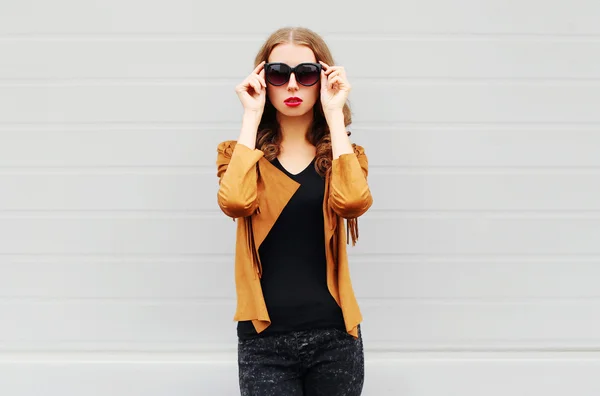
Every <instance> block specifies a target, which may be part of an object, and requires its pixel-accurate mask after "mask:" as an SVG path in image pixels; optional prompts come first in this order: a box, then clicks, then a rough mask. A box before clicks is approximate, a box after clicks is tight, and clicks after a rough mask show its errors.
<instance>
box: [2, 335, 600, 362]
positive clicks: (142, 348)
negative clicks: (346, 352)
mask: <svg viewBox="0 0 600 396" xmlns="http://www.w3.org/2000/svg"><path fill="white" fill-rule="evenodd" d="M234 331H235V330H234ZM524 342H528V341H524ZM15 344H16V343H15V342H14V341H11V343H10V346H9V345H5V344H2V343H0V365H2V364H10V365H14V364H23V365H30V364H52V365H54V364H56V363H61V364H77V365H81V364H89V365H93V364H98V363H100V364H103V365H105V364H107V363H109V364H140V363H142V364H144V365H147V364H158V365H164V364H165V363H169V364H173V363H184V364H198V363H200V364H222V363H225V364H235V362H236V356H237V342H236V340H235V338H234V339H233V342H232V343H221V344H211V345H206V344H202V343H200V342H195V343H192V342H180V343H177V342H173V341H169V342H168V343H160V344H156V343H143V342H139V341H138V342H136V341H135V340H134V341H133V342H131V343H124V342H123V341H121V342H119V341H116V342H115V341H113V342H110V341H109V342H102V341H101V340H98V341H87V342H78V341H73V342H69V341H61V342H59V343H57V342H51V343H39V344H35V343H31V342H27V343H19V344H16V345H17V346H15ZM24 344H26V346H24ZM107 344H108V345H107ZM374 353H375V355H374ZM599 359H600V345H598V342H597V340H590V341H589V344H585V343H581V342H580V343H571V344H569V343H568V342H565V341H560V342H559V341H557V342H555V343H553V344H550V343H549V342H540V341H537V342H532V343H531V344H529V345H527V344H518V343H516V342H515V341H514V340H494V341H490V342H487V343H485V342H480V343H475V342H473V343H472V344H467V343H464V342H462V343H460V344H458V343H455V344H454V345H443V344H441V343H432V342H428V343H424V344H422V345H418V344H415V343H412V344H407V343H405V344H402V343H398V342H397V341H393V340H390V341H385V342H381V341H375V340H369V342H368V343H366V344H365V361H366V362H367V363H369V362H372V363H375V362H387V361H393V362H401V361H406V362H408V363H416V362H420V363H426V362H457V363H458V362H460V363H468V362H473V361H476V362H478V363H482V364H485V363H486V362H487V363H492V364H494V363H497V362H499V361H503V362H506V361H514V362H515V363H519V362H525V361H536V362H540V363H544V364H555V363H556V364H561V363H563V362H574V363H583V362H586V361H587V362H593V363H597V361H598V360H599Z"/></svg>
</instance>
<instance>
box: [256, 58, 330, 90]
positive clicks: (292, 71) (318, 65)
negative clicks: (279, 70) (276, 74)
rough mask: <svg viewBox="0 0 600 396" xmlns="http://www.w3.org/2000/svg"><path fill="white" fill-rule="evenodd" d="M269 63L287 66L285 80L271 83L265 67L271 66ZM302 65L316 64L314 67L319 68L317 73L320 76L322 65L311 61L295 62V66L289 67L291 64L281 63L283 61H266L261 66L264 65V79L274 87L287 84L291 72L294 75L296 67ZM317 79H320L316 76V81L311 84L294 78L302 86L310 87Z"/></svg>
mask: <svg viewBox="0 0 600 396" xmlns="http://www.w3.org/2000/svg"><path fill="white" fill-rule="evenodd" d="M271 65H285V66H287V67H288V69H289V72H288V73H287V78H286V79H285V82H283V83H282V84H273V83H272V82H271V81H270V80H269V77H268V73H267V68H268V67H269V66H271ZM303 65H311V66H316V67H317V69H318V70H319V72H318V73H319V77H320V75H321V70H322V69H323V65H321V64H320V63H313V62H302V63H298V64H297V65H296V66H294V67H291V66H290V65H288V64H287V63H283V62H267V63H265V64H264V66H263V67H264V69H265V79H266V80H267V82H268V83H269V84H271V85H274V86H276V87H280V86H282V85H285V84H287V83H288V82H290V77H291V75H292V73H294V75H296V70H297V69H298V68H299V67H300V66H303ZM319 80H320V78H317V81H315V82H314V83H312V84H302V83H301V82H300V81H299V80H298V79H297V78H296V81H298V84H300V85H303V86H305V87H311V86H313V85H315V84H316V83H318V82H319Z"/></svg>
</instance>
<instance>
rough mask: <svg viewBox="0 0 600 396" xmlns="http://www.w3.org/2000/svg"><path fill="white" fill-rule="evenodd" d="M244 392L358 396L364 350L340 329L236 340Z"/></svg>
mask: <svg viewBox="0 0 600 396" xmlns="http://www.w3.org/2000/svg"><path fill="white" fill-rule="evenodd" d="M238 370H239V381H240V391H241V395H242V396H320V395H327V396H359V395H360V394H361V392H362V388H363V382H364V352H363V342H362V334H361V330H360V325H359V328H358V338H354V337H352V336H351V335H350V334H348V333H346V332H345V331H344V330H338V329H317V330H303V331H293V332H289V333H282V334H277V335H269V336H262V337H257V338H254V339H249V340H244V339H238Z"/></svg>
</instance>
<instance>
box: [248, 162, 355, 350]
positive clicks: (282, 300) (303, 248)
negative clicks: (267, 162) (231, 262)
mask: <svg viewBox="0 0 600 396" xmlns="http://www.w3.org/2000/svg"><path fill="white" fill-rule="evenodd" d="M272 164H273V165H274V166H276V167H277V168H278V169H279V170H280V171H281V172H283V173H285V174H286V175H287V176H288V177H290V178H292V179H293V180H295V181H296V182H298V183H299V184H300V187H299V188H298V190H297V191H296V193H295V194H294V195H293V196H292V198H291V199H290V201H289V202H288V203H287V205H286V206H285V208H284V209H283V211H282V212H281V214H280V215H279V217H278V218H277V221H276V222H275V224H274V225H273V227H272V228H271V230H270V231H269V234H268V235H267V237H266V238H265V240H264V241H263V243H262V244H261V245H260V247H259V250H258V253H259V256H260V260H261V264H262V278H261V286H262V291H263V295H264V298H265V303H266V305H267V311H268V313H269V316H270V318H271V325H270V326H269V327H267V328H266V329H265V330H264V331H263V332H262V333H260V334H257V332H256V330H255V329H254V326H253V325H252V322H251V321H240V322H238V327H237V333H238V337H240V338H252V337H256V336H262V335H268V334H273V333H281V332H286V331H293V330H307V329H314V328H327V327H336V328H339V329H342V330H345V325H344V318H343V315H342V310H341V308H340V307H339V305H338V304H337V302H336V301H335V299H334V298H333V296H332V295H331V293H330V292H329V289H328V288H327V272H326V267H327V263H326V259H325V226H324V219H323V194H324V192H325V179H324V178H322V177H321V176H320V175H319V174H318V173H317V171H316V169H315V166H314V165H315V159H313V160H312V162H311V163H310V164H309V165H308V166H307V167H306V168H305V169H304V170H302V171H301V172H300V173H298V174H295V175H294V174H292V173H290V172H288V171H287V170H286V169H285V168H284V167H283V166H282V165H281V163H280V162H279V160H278V159H275V160H273V162H272Z"/></svg>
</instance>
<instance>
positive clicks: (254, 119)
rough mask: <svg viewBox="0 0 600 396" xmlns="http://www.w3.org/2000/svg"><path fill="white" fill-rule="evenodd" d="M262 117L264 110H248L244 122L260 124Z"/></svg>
mask: <svg viewBox="0 0 600 396" xmlns="http://www.w3.org/2000/svg"><path fill="white" fill-rule="evenodd" d="M261 118H262V112H258V111H254V110H246V111H244V114H243V116H242V122H243V123H250V124H253V125H256V127H258V124H260V120H261Z"/></svg>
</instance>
